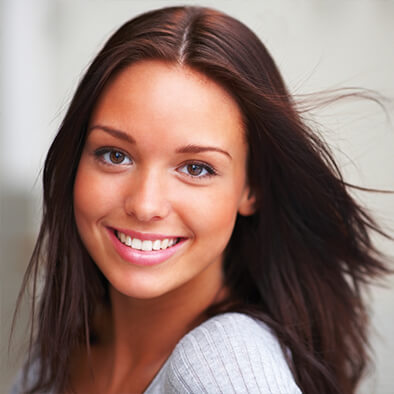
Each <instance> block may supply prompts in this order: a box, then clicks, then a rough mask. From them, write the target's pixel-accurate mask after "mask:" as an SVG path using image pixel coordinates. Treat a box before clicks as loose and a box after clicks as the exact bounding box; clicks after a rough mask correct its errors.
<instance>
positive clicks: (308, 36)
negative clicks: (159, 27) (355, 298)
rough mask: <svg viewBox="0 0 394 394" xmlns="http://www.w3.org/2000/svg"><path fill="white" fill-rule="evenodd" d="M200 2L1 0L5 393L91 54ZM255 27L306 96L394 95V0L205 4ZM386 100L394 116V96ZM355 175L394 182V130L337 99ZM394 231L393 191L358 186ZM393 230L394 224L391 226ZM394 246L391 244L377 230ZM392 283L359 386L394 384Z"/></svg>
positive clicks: (331, 135)
mask: <svg viewBox="0 0 394 394" xmlns="http://www.w3.org/2000/svg"><path fill="white" fill-rule="evenodd" d="M175 4H196V3H195V2H190V1H164V0H162V1H160V0H157V1H142V0H139V1H138V0H135V1H98V0H96V1H93V0H91V1H88V0H84V1H83V0H77V1H71V0H67V1H66V0H63V1H62V0H34V1H33V0H1V3H0V18H1V19H0V66H1V69H0V70H1V72H0V84H1V85H0V87H1V90H0V91H1V95H0V202H1V205H0V215H1V233H0V258H1V260H0V263H1V264H0V280H1V292H0V307H1V315H0V318H1V322H0V323H1V324H0V327H1V331H0V341H1V342H0V354H1V359H0V367H1V374H0V382H1V384H0V392H2V393H3V392H6V391H7V388H8V387H9V384H10V382H11V380H12V379H13V376H14V374H15V371H16V369H17V368H18V366H19V365H20V363H21V361H22V360H23V356H24V350H23V347H22V350H18V347H20V346H22V345H23V344H26V341H27V334H26V329H25V326H24V322H25V321H26V317H27V312H26V307H24V308H23V309H22V313H21V319H20V324H19V326H18V330H17V332H16V334H17V335H16V341H15V342H16V346H13V347H12V348H11V352H10V355H9V356H7V344H8V334H9V327H10V321H11V316H12V312H13V308H14V304H15V300H16V295H17V292H18V288H19V286H20V282H21V278H22V275H23V272H24V269H25V267H26V264H27V261H28V257H29V255H30V253H31V251H32V247H33V244H34V240H35V237H36V234H37V229H38V224H39V219H40V212H41V207H40V201H41V200H40V193H41V178H40V169H41V167H42V165H43V160H44V158H45V153H46V151H47V149H48V147H49V144H50V142H51V140H52V138H53V137H54V135H55V133H56V130H57V128H58V125H59V123H60V121H61V119H62V115H63V114H64V110H65V108H66V107H67V104H68V102H69V99H70V97H71V95H72V93H73V91H74V89H75V87H76V84H77V82H78V80H79V78H80V76H81V73H82V71H83V70H84V69H85V68H86V65H87V64H88V63H89V61H90V60H91V59H92V57H93V55H94V54H95V53H96V52H97V50H98V49H99V48H100V47H101V45H102V44H103V43H104V40H105V39H106V38H108V36H109V35H110V33H111V32H113V31H114V29H116V28H117V27H118V26H119V25H120V24H121V23H122V22H124V21H126V20H127V19H129V18H131V17H133V16H134V15H136V14H137V13H140V12H143V11H146V10H148V9H151V8H158V7H163V6H167V5H175ZM197 4H200V5H207V6H212V7H215V8H218V9H220V10H223V11H225V12H227V13H229V14H230V15H233V16H235V17H237V18H239V19H241V20H242V21H243V22H245V23H246V24H247V25H248V26H249V27H251V28H252V29H253V30H254V31H255V32H256V33H257V34H258V35H259V36H260V38H261V39H262V40H263V41H264V43H265V44H266V45H267V47H268V49H269V50H270V51H271V53H272V55H273V57H274V58H275V59H276V61H277V64H278V66H279V68H280V69H281V71H282V73H283V75H284V78H285V80H286V81H287V83H288V86H289V88H290V90H291V91H292V92H293V93H296V94H304V93H309V92H313V91H318V90H322V89H330V88H338V87H343V86H359V87H364V88H371V89H376V90H378V91H379V92H380V93H382V94H385V95H386V96H388V97H390V98H393V97H394V76H393V73H394V51H393V43H394V1H391V0H330V1H327V0H255V1H250V0H249V1H246V0H244V1H239V0H236V1H232V0H216V1H200V2H198V3H197ZM387 109H388V111H389V113H390V114H391V117H392V119H391V121H392V123H394V116H393V115H394V111H393V104H392V102H391V103H387ZM314 119H315V120H316V121H317V122H318V123H319V124H320V126H319V127H320V129H322V130H324V133H325V136H326V138H327V140H328V141H329V142H330V143H331V145H332V146H333V149H334V151H335V153H336V155H337V157H338V160H339V162H340V164H341V167H342V170H343V172H344V174H345V176H346V179H347V180H348V181H349V182H353V183H355V184H358V185H361V186H365V187H372V188H382V189H391V190H393V189H394V153H393V151H394V127H393V125H392V124H391V125H390V123H389V122H388V121H387V119H386V117H385V115H384V113H383V112H382V111H381V110H380V109H379V107H378V106H377V105H375V104H373V103H370V102H365V101H353V102H350V103H349V102H346V103H339V104H335V105H334V106H330V107H328V108H325V109H323V110H319V111H316V112H315V113H314ZM357 198H360V199H361V201H362V202H363V203H364V204H365V205H367V206H368V207H369V208H370V209H371V210H372V212H373V213H374V214H375V216H376V217H377V218H378V219H379V220H380V221H381V223H383V224H384V225H386V226H391V229H393V228H394V195H382V194H368V193H357ZM391 233H392V234H393V233H394V232H393V231H392V232H391ZM377 242H378V243H379V246H380V247H381V248H382V250H384V251H386V252H387V253H391V255H394V247H393V243H392V242H388V241H383V240H380V239H377ZM393 288H394V280H393V278H390V279H389V280H388V282H387V283H386V287H385V288H381V287H379V288H378V287H373V288H372V290H371V296H370V300H371V301H370V305H371V314H372V321H373V325H374V332H373V337H372V338H373V339H372V343H373V349H374V351H375V353H376V371H375V373H374V374H372V375H371V376H369V378H368V379H366V381H365V383H364V384H363V387H362V388H361V389H360V390H359V392H360V393H378V394H383V393H384V394H389V393H394V377H393V375H394V373H393V372H394V368H393V362H392V359H393V356H394V339H393V333H394V313H393V306H394V291H393Z"/></svg>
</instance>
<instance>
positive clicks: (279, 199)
mask: <svg viewBox="0 0 394 394" xmlns="http://www.w3.org/2000/svg"><path fill="white" fill-rule="evenodd" d="M144 59H161V60H166V61H169V62H177V63H179V64H181V65H186V66H188V67H191V68H193V69H195V70H197V71H199V72H202V73H203V74H205V75H207V76H208V77H209V78H211V79H213V80H214V81H216V82H217V83H219V84H220V85H221V86H222V87H223V88H225V89H226V90H227V91H228V92H229V93H230V94H231V95H232V96H233V97H234V99H235V100H236V101H237V103H238V105H239V107H240V109H241V112H242V115H243V121H244V125H245V130H246V133H247V139H248V145H249V156H248V177H249V182H250V185H251V187H252V190H253V192H254V193H255V195H256V197H257V207H258V209H257V212H256V213H255V214H254V215H252V216H250V217H241V216H240V217H238V218H237V222H236V225H235V228H234V232H233V235H232V238H231V240H230V243H229V245H228V247H227V249H226V254H225V262H224V272H225V281H226V284H227V285H228V287H229V288H230V290H231V299H230V300H228V301H229V302H228V303H224V304H222V305H221V306H220V308H219V307H215V308H212V309H211V310H210V313H212V314H215V313H220V312H223V311H229V310H236V311H241V312H244V313H248V314H250V315H253V316H255V317H257V318H259V319H261V320H262V321H264V322H265V323H266V324H268V325H269V326H270V327H271V328H272V329H273V330H274V332H275V333H276V335H277V337H278V340H279V342H280V344H281V346H282V347H283V349H289V350H290V351H291V356H289V353H288V352H285V354H286V355H287V356H288V363H289V366H290V368H291V369H292V372H293V375H294V379H295V381H296V382H297V384H298V385H299V387H300V388H301V390H302V391H303V392H304V393H313V394H314V393H353V392H354V391H355V388H356V385H357V383H358V382H359V380H360V377H361V376H362V373H363V371H364V369H365V366H366V363H367V360H368V353H367V343H368V342H367V325H366V323H367V313H366V309H365V305H364V302H363V299H362V294H361V290H362V285H364V284H365V283H368V282H369V281H370V280H371V279H372V278H375V277H377V276H379V275H381V274H383V273H385V272H387V269H386V268H385V266H384V264H383V262H382V257H381V256H380V255H379V253H378V252H377V251H376V249H375V248H374V246H373V244H372V243H371V240H370V235H369V231H370V230H374V231H378V232H380V230H379V228H378V227H377V226H376V224H375V223H374V221H373V220H372V219H371V218H370V217H369V216H368V214H367V213H366V212H365V211H364V210H363V209H362V208H361V207H360V206H359V205H358V204H357V203H356V202H355V201H354V199H353V198H352V197H351V195H350V194H349V192H348V190H347V186H346V183H345V182H344V180H343V179H342V177H341V174H340V172H339V170H338V168H337V166H336V164H335V161H334V160H333V157H332V155H331V153H330V151H329V149H328V148H327V146H326V145H325V144H324V142H323V141H321V140H320V139H319V138H318V137H317V135H316V134H315V133H314V132H313V130H311V129H310V128H309V127H307V125H306V124H305V123H304V122H303V121H302V119H301V117H300V115H299V113H298V111H297V107H296V105H295V103H294V100H293V98H292V97H291V96H290V95H289V93H288V91H287V89H286V87H285V84H284V82H283V80H282V77H281V75H280V73H279V71H278V69H277V67H276V65H275V63H274V61H273V59H272V58H271V56H270V54H269V53H268V51H267V50H266V48H265V47H264V45H263V44H262V43H261V41H260V40H259V39H258V38H257V37H256V35H255V34H254V33H253V32H252V31H251V30H249V29H248V28H247V27H246V26H245V25H243V24H242V23H241V22H239V21H237V20H236V19H234V18H231V17H230V16H227V15H225V14H223V13H221V12H218V11H215V10H212V9H208V8H201V7H170V8H164V9H160V10H155V11H151V12H148V13H145V14H143V15H140V16H138V17H136V18H134V19H133V20H131V21H129V22H127V23H125V24H124V25H123V26H122V27H121V28H120V29H119V30H117V31H116V32H115V33H114V34H113V36H112V37H110V39H109V40H108V41H107V43H106V44H105V46H104V47H103V49H102V50H101V51H100V52H99V54H98V55H97V56H96V58H95V59H94V60H93V62H92V64H91V65H90V67H89V68H88V70H87V72H86V74H85V76H84V77H83V79H82V81H81V82H80V84H79V86H78V88H77V91H76V93H75V95H74V97H73V99H72V102H71V104H70V107H69V109H68V111H67V113H66V116H65V118H64V120H63V123H62V125H61V127H60V130H59V132H58V134H57V136H56V138H55V140H54V141H53V143H52V146H51V148H50V150H49V152H48V156H47V158H46V162H45V168H44V173H43V184H44V212H43V220H42V225H41V230H40V233H39V237H38V240H37V244H36V247H35V249H34V252H33V255H32V258H31V261H30V264H29V266H28V269H27V272H26V275H25V278H24V283H23V288H24V289H25V288H26V286H27V284H28V282H29V280H31V279H32V280H33V283H37V280H38V274H39V272H40V269H42V270H43V272H44V283H43V289H42V293H41V297H40V304H39V311H38V316H37V313H35V311H34V308H33V313H32V331H31V335H32V337H31V338H32V341H31V348H32V351H33V354H32V358H37V359H38V360H39V365H38V372H39V373H38V376H37V380H36V381H35V382H34V383H35V384H34V386H33V387H31V388H30V391H29V392H30V393H33V392H39V391H42V390H45V389H47V388H49V387H52V388H54V389H55V390H56V391H57V392H61V391H63V390H64V389H65V388H67V387H68V386H67V385H68V377H69V376H68V373H69V362H70V354H71V352H72V350H73V349H74V348H75V346H78V345H79V344H85V346H86V347H87V348H88V349H89V344H90V341H91V338H92V318H93V314H94V311H95V308H96V306H97V305H99V304H100V303H102V302H105V300H107V298H108V295H107V292H106V288H107V282H106V279H105V278H104V277H103V275H102V274H101V273H100V271H99V270H98V268H97V267H96V265H95V264H94V262H93V261H92V260H91V258H90V257H89V255H88V254H87V252H86V250H85V248H84V246H83V244H82V242H81V240H80V238H79V236H78V233H77V230H76V225H75V220H74V213H73V204H72V201H73V199H72V194H73V185H74V180H75V174H76V171H77V167H78V163H79V160H80V156H81V152H82V149H83V146H84V142H85V138H86V133H87V125H88V122H89V118H90V115H91V112H92V109H93V107H94V105H95V103H96V101H97V99H98V97H99V96H100V94H101V92H102V90H103V88H104V86H105V85H106V84H107V82H108V81H109V80H110V79H111V78H112V77H114V75H116V74H117V73H118V72H119V71H120V70H122V69H123V68H125V67H127V66H128V65H130V64H132V63H134V62H137V61H140V60H144ZM22 291H23V290H22ZM21 294H22V292H21ZM235 300H236V302H235ZM230 301H231V302H230Z"/></svg>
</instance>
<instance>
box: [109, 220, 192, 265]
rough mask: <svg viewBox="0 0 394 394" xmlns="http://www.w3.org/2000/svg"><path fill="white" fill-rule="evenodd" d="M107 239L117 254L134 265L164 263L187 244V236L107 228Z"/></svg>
mask: <svg viewBox="0 0 394 394" xmlns="http://www.w3.org/2000/svg"><path fill="white" fill-rule="evenodd" d="M107 231H108V235H109V239H110V240H111V242H112V245H113V246H114V249H115V250H116V252H117V253H118V254H119V256H120V257H121V258H122V259H123V260H125V261H127V262H129V263H132V264H134V265H141V266H152V265H157V264H161V263H164V262H165V261H167V260H169V259H170V258H171V257H172V256H173V255H174V254H179V251H180V250H182V249H183V248H184V245H185V244H187V241H188V238H185V237H174V236H165V235H161V234H160V235H159V234H147V233H140V232H137V231H131V230H119V229H115V228H110V227H108V228H107Z"/></svg>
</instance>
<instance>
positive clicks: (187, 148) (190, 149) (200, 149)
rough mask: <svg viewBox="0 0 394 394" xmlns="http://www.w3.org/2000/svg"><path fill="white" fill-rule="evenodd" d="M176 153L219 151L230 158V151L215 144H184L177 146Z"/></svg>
mask: <svg viewBox="0 0 394 394" xmlns="http://www.w3.org/2000/svg"><path fill="white" fill-rule="evenodd" d="M175 152H176V153H200V152H219V153H223V154H224V155H226V156H227V157H228V158H229V159H230V160H231V159H232V157H231V155H230V153H228V152H227V151H225V150H224V149H220V148H217V147H215V146H200V145H193V144H190V145H186V146H183V147H181V148H178V149H177V150H176V151H175Z"/></svg>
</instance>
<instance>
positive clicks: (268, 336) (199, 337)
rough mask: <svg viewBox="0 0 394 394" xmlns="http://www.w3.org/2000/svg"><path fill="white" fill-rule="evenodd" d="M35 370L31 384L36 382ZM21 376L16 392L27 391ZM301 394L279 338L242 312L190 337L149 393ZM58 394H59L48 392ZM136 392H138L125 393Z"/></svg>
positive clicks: (221, 318)
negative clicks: (23, 386)
mask: <svg viewBox="0 0 394 394" xmlns="http://www.w3.org/2000/svg"><path fill="white" fill-rule="evenodd" d="M36 367H37V364H36V363H34V365H32V366H31V368H30V371H29V378H28V381H29V382H30V383H31V382H32V381H34V378H35V371H36ZM22 392H23V391H22V388H21V376H19V378H18V379H17V381H16V383H15V385H14V386H13V388H12V390H11V394H20V393H22ZM163 393H177V394H181V393H182V394H185V393H192V394H199V393H207V394H216V393H223V394H231V393H236V394H240V393H252V394H254V393H263V394H300V393H301V391H300V390H299V388H298V387H297V385H296V384H295V382H294V379H293V376H292V374H291V372H290V369H289V367H288V365H287V363H286V360H285V358H284V355H283V352H282V350H281V348H280V346H279V343H278V340H277V339H276V337H275V336H274V334H272V333H271V331H270V329H269V328H268V327H267V326H266V325H265V324H264V323H262V322H260V321H258V320H255V319H253V318H251V317H249V316H247V315H244V314H241V313H224V314H222V315H218V316H215V317H213V318H211V319H209V320H207V321H205V322H204V323H202V324H201V325H200V326H198V327H196V328H195V329H194V330H192V331H191V332H189V333H188V334H187V335H185V336H184V337H183V338H182V339H181V340H180V341H179V343H178V344H177V346H176V347H175V349H174V351H173V352H172V353H171V355H170V357H169V358H168V359H167V361H166V362H165V363H164V365H163V367H162V368H161V369H160V371H159V372H158V373H157V375H156V376H155V378H154V379H153V381H152V382H151V384H150V385H149V387H148V388H147V389H146V390H145V394H163ZM48 394H54V393H48ZM119 394H133V393H119Z"/></svg>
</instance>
